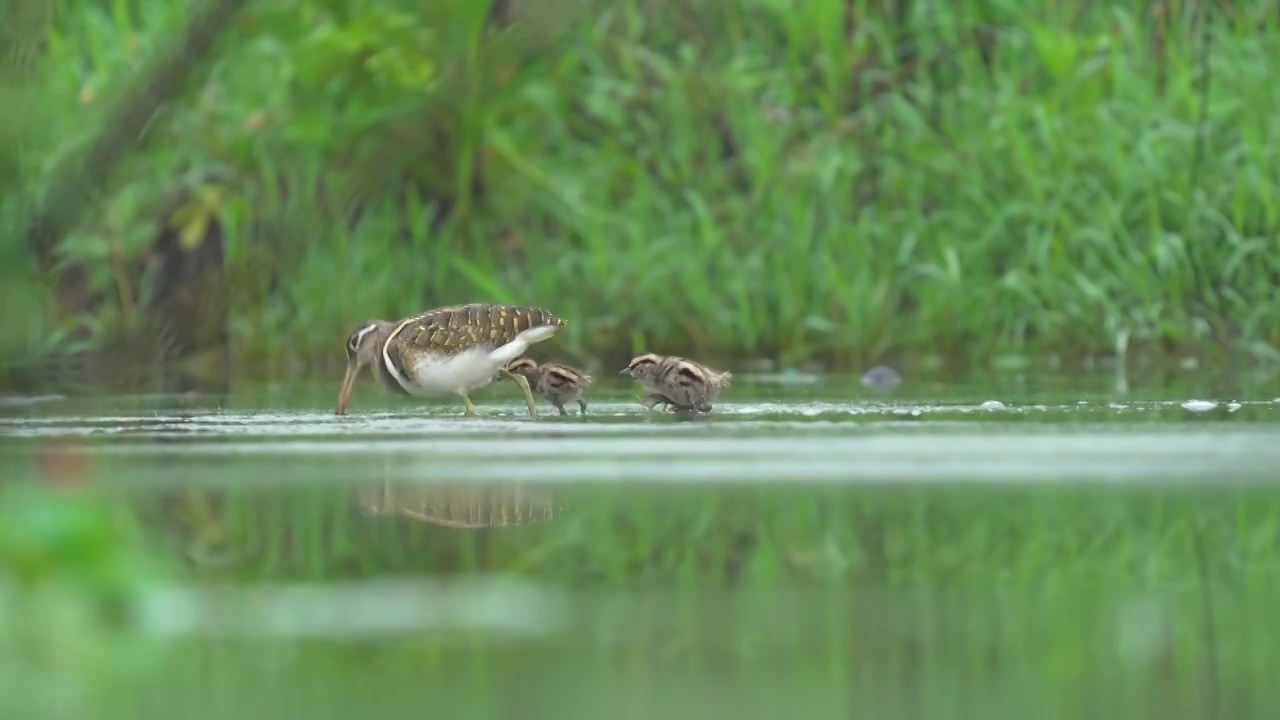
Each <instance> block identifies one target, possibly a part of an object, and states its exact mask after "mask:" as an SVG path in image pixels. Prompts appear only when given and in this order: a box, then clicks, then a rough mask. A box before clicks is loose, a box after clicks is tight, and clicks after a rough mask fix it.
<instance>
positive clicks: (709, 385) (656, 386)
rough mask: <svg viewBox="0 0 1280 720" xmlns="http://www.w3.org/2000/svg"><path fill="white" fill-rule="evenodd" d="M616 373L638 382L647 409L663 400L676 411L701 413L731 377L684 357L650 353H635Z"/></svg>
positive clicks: (709, 407) (707, 407)
mask: <svg viewBox="0 0 1280 720" xmlns="http://www.w3.org/2000/svg"><path fill="white" fill-rule="evenodd" d="M619 374H620V375H627V376H630V377H632V378H635V379H636V380H639V381H640V383H641V384H642V385H643V386H644V389H645V396H644V399H643V400H641V402H642V403H644V405H645V407H647V408H649V409H652V408H653V406H654V405H657V404H658V403H664V404H666V405H667V406H668V407H675V408H676V409H678V410H684V411H686V412H687V411H689V410H697V411H698V412H703V413H708V412H711V402H712V401H713V400H715V399H716V398H718V397H720V391H721V390H723V389H724V388H726V387H728V386H729V384H730V381H731V379H732V378H733V373H730V372H728V371H724V372H721V371H718V370H713V369H712V368H710V367H707V366H706V365H703V364H701V363H697V362H694V361H693V360H689V359H688V358H682V357H678V356H675V355H667V356H662V355H656V354H654V353H643V354H640V355H637V356H635V357H634V358H632V359H631V362H630V363H629V364H628V365H627V367H625V368H623V370H622V371H621V372H620V373H619Z"/></svg>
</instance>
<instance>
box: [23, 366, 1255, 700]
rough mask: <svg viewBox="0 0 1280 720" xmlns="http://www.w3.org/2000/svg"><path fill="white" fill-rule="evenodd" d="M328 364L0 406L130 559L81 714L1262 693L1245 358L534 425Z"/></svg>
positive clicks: (34, 463) (506, 401) (599, 414)
mask: <svg viewBox="0 0 1280 720" xmlns="http://www.w3.org/2000/svg"><path fill="white" fill-rule="evenodd" d="M335 394H336V385H335V386H334V387H330V386H328V385H311V386H263V387H257V388H254V389H252V390H245V391H241V392H239V393H235V394H233V395H231V396H229V397H221V398H215V397H201V396H198V395H186V396H160V395H154V396H130V397H96V398H75V399H71V398H62V397H59V396H42V397H31V398H20V397H19V398H8V399H5V400H4V401H3V402H0V471H3V472H4V473H5V475H6V476H7V477H9V478H11V479H17V480H30V481H36V482H39V483H45V484H48V485H53V486H56V487H58V488H62V489H64V490H66V489H71V490H79V491H88V490H89V489H93V490H97V491H101V493H102V494H101V495H100V497H102V498H104V502H108V503H112V504H118V505H119V507H123V508H127V509H128V512H129V514H130V515H129V516H130V517H133V518H136V520H137V522H138V524H139V526H140V527H141V528H142V530H143V532H144V534H145V537H146V538H147V545H146V547H147V549H148V552H150V553H152V554H154V555H155V556H157V557H159V558H162V559H163V560H164V562H165V563H166V567H167V568H168V570H167V571H166V574H165V575H164V578H165V579H164V582H163V584H162V585H160V586H157V587H155V588H153V589H152V591H150V592H149V594H148V596H147V597H148V600H147V602H148V605H147V608H148V609H147V612H146V613H145V618H144V620H143V621H141V622H142V625H141V628H142V630H141V631H140V632H143V633H144V634H146V635H147V636H149V637H154V638H161V639H163V640H162V645H163V646H164V647H165V648H167V649H166V650H165V652H166V653H167V654H166V655H165V658H166V660H165V662H164V665H163V668H164V669H163V671H156V672H153V673H151V674H150V675H149V676H148V679H147V680H145V681H142V684H141V686H140V687H139V688H135V689H136V690H137V691H136V692H131V693H123V692H122V693H120V696H119V697H115V698H114V699H113V700H112V701H111V702H109V703H107V704H105V705H104V706H103V707H110V708H112V711H111V712H113V713H117V714H118V715H119V716H120V717H137V716H139V715H142V716H150V715H155V716H156V717H160V716H163V717H166V718H172V717H180V718H186V717H191V718H214V717H218V718H221V717H231V716H232V715H236V714H243V713H245V712H254V711H258V712H261V711H270V712H273V713H277V714H280V715H293V714H302V713H307V714H308V715H309V716H310V717H316V716H332V717H345V716H348V715H345V714H344V713H351V712H357V711H358V713H359V714H360V715H361V716H363V715H364V714H367V713H374V712H393V713H406V712H410V711H415V712H421V711H422V708H423V707H424V705H423V703H430V706H431V707H432V708H433V709H434V710H437V711H440V712H448V713H449V714H450V715H452V716H462V717H508V716H511V717H522V718H523V717H548V718H552V717H555V718H579V717H581V718H593V717H600V716H603V715H608V716H610V717H618V716H622V717H636V718H649V717H653V716H655V715H657V714H659V713H667V714H670V713H676V714H680V715H684V716H691V717H722V716H726V715H729V716H735V717H762V718H764V717H778V716H779V715H778V713H780V712H782V711H783V710H787V711H790V712H795V711H801V712H807V713H808V714H810V715H817V716H824V717H825V716H828V715H830V716H833V717H840V716H844V714H845V713H846V712H849V711H861V712H865V713H871V714H873V715H874V716H876V717H882V718H899V717H902V718H906V717H955V718H970V717H973V718H979V717H981V718H989V717H992V716H998V717H1004V716H1008V717H1015V716H1016V717H1023V716H1025V714H1026V713H1027V712H1029V711H1033V710H1034V711H1035V712H1041V713H1043V712H1044V711H1045V708H1046V707H1051V708H1053V710H1052V712H1051V713H1050V714H1051V715H1053V716H1054V717H1075V716H1090V717H1096V716H1098V715H1102V716H1114V717H1122V716H1123V717H1132V716H1133V713H1134V712H1135V711H1137V710H1138V709H1141V712H1142V713H1145V714H1150V713H1152V712H1155V710H1157V709H1160V708H1165V709H1172V708H1174V707H1177V708H1181V709H1182V710H1183V711H1184V712H1185V714H1184V715H1183V716H1186V717H1201V716H1203V717H1211V716H1220V715H1223V714H1225V715H1229V716H1231V717H1249V716H1251V714H1252V713H1254V711H1256V710H1260V709H1262V708H1265V707H1266V704H1267V703H1266V701H1268V700H1270V699H1271V697H1270V696H1271V695H1272V694H1274V691H1272V690H1271V689H1270V684H1269V683H1267V682H1265V681H1263V678H1265V677H1267V676H1268V674H1269V673H1270V672H1271V671H1272V670H1273V669H1274V667H1275V664H1276V662H1275V660H1274V659H1273V658H1274V657H1275V656H1276V655H1275V652H1276V650H1278V649H1280V647H1278V646H1280V640H1273V638H1276V637H1280V635H1277V634H1276V633H1275V632H1274V631H1275V630H1280V622H1277V621H1276V620H1274V619H1272V618H1273V616H1274V613H1273V612H1272V610H1271V608H1273V607H1274V598H1275V597H1276V596H1277V595H1276V591H1277V590H1280V581H1277V580H1276V579H1275V577H1276V576H1275V569H1276V568H1277V565H1280V562H1278V561H1275V560H1273V559H1272V558H1273V555H1274V549H1275V548H1276V547H1280V505H1277V504H1276V502H1275V497H1276V493H1275V492H1274V488H1273V481H1274V479H1275V478H1276V474H1275V473H1274V472H1273V470H1274V468H1276V467H1280V443H1276V442H1275V438H1276V437H1278V435H1277V432H1278V431H1280V398H1277V395H1280V386H1274V385H1273V384H1272V383H1270V381H1269V379H1268V378H1253V379H1251V378H1248V377H1246V378H1243V379H1232V380H1231V381H1230V382H1221V381H1219V382H1203V381H1201V380H1199V379H1197V378H1196V376H1194V375H1192V374H1189V373H1188V374H1186V375H1183V376H1180V377H1179V378H1178V379H1175V380H1173V381H1170V380H1168V379H1167V378H1145V379H1143V381H1142V382H1138V381H1136V380H1131V379H1128V378H1123V377H1120V376H1117V375H1115V374H1114V373H1102V374H1096V375H1088V376H1072V377H1068V376H1035V375H1016V374H1007V375H1000V376H993V377H985V378H977V379H974V380H972V381H970V382H965V383H913V382H910V381H908V382H904V383H903V384H902V385H901V386H899V387H897V388H895V389H894V390H893V391H892V392H887V393H885V392H876V391H872V390H869V389H866V388H862V387H860V386H859V385H858V384H857V381H856V378H846V379H841V378H836V379H832V378H816V377H807V376H787V377H783V378H759V379H756V380H753V379H752V378H751V377H749V376H743V377H741V378H736V379H735V385H734V387H733V388H731V390H730V391H728V392H726V395H725V397H724V398H722V401H721V402H719V403H717V405H716V408H715V410H714V412H713V413H712V414H711V415H710V416H707V417H698V418H694V419H686V418H680V417H678V416H674V415H671V414H667V413H660V412H652V413H646V412H645V411H644V410H643V408H641V407H640V406H639V405H638V403H637V402H636V399H635V397H633V396H632V393H631V388H628V387H627V386H626V385H624V384H622V383H613V384H610V383H605V382H602V383H601V387H599V388H597V389H596V391H595V392H593V396H592V402H591V405H590V407H589V412H588V415H587V416H585V417H580V416H578V415H577V413H576V411H574V412H573V414H571V415H570V416H568V417H560V416H558V415H556V414H555V410H554V409H553V408H551V407H550V406H548V405H546V404H545V403H544V404H541V405H540V410H541V412H542V413H543V415H542V417H540V418H538V419H536V420H534V419H530V418H528V417H527V416H526V415H525V411H524V406H523V403H522V401H521V400H520V395H519V392H518V391H517V390H516V389H515V388H514V387H513V386H511V385H509V384H502V383H499V384H496V385H495V386H493V387H491V388H489V389H487V390H485V391H483V392H482V393H478V394H477V395H476V396H475V398H474V399H475V401H476V403H477V405H478V406H479V408H480V412H481V416H480V417H478V418H464V417H460V416H459V415H460V411H461V408H460V407H458V406H457V405H454V404H451V403H449V402H448V401H443V402H440V403H434V404H423V403H416V402H415V403H408V402H404V401H400V400H398V399H393V398H389V397H386V396H384V395H382V393H381V391H380V390H378V389H377V388H375V387H373V386H372V384H371V383H369V384H363V383H362V384H361V385H360V386H359V387H357V390H356V394H355V397H354V399H353V401H352V407H351V410H350V413H351V414H350V415H348V416H346V417H337V416H334V415H333V411H332V406H333V402H334V399H335V398H334V395H335ZM993 401H995V403H998V404H994V403H993ZM1194 401H1200V402H1199V403H1197V402H1194ZM1205 401H1208V402H1205ZM210 583H216V584H214V585H211V584H210ZM1206 608H1207V609H1206ZM373 668H376V670H374V669H373ZM2 682H3V681H0V683H2Z"/></svg>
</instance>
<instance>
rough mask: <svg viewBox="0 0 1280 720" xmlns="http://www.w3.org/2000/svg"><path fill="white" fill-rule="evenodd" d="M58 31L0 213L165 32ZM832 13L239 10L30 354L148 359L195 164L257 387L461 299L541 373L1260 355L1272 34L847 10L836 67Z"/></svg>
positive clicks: (82, 224) (103, 212) (137, 6)
mask: <svg viewBox="0 0 1280 720" xmlns="http://www.w3.org/2000/svg"><path fill="white" fill-rule="evenodd" d="M69 5H75V8H76V11H75V12H66V13H63V14H62V15H61V16H59V18H58V19H56V20H55V21H53V22H52V23H51V24H49V25H48V28H49V30H48V38H49V43H48V47H47V50H46V51H45V52H44V53H43V54H42V55H40V56H39V58H38V61H39V62H38V78H39V83H40V88H41V91H40V92H39V93H38V96H39V98H38V99H39V102H37V103H33V104H32V108H33V110H32V112H33V113H39V117H40V118H43V119H44V122H41V123H39V124H34V126H33V124H31V123H27V124H25V125H23V127H22V134H21V135H20V137H21V139H22V142H21V144H20V146H21V147H22V149H23V152H22V155H21V161H22V162H20V163H18V166H19V169H20V170H21V175H20V177H21V178H23V181H22V182H23V186H24V188H25V189H26V190H27V191H28V192H26V193H19V194H18V196H23V197H25V196H26V195H31V194H35V193H36V192H37V191H38V190H40V189H42V188H43V187H44V186H45V185H46V184H47V182H48V178H49V177H50V175H49V173H50V172H51V170H50V168H51V167H53V166H54V164H55V162H54V161H55V160H56V159H57V158H60V157H64V156H67V155H68V154H74V153H75V152H76V148H77V147H79V145H77V143H80V142H83V138H85V137H88V136H90V135H91V134H92V132H93V128H94V127H96V125H95V118H97V117H98V116H99V115H100V114H101V113H102V112H103V110H101V109H100V108H103V107H107V106H109V99H110V98H112V97H116V96H117V95H116V93H117V92H118V91H119V89H120V88H122V87H125V86H127V85H128V83H129V82H130V81H132V80H133V79H134V75H135V74H136V73H138V72H141V71H143V69H144V68H145V60H146V59H147V58H148V57H153V56H154V53H155V52H158V50H157V48H159V47H160V46H161V45H162V40H164V39H166V38H170V37H173V36H174V35H175V32H176V28H178V27H179V26H180V24H181V22H182V20H183V17H184V13H185V12H186V10H185V9H184V8H179V7H177V6H174V5H171V4H166V3H158V2H151V1H150V0H146V1H140V2H137V3H124V2H113V3H107V2H90V1H88V0H85V1H83V2H80V3H69ZM845 5H846V4H845V3H844V2H843V0H816V1H814V2H805V3H796V2H790V3H788V2H782V1H781V0H755V1H746V0H744V1H742V2H734V3H707V2H695V1H694V0H671V1H670V2H658V3H652V2H640V0H625V1H624V2H614V3H588V4H586V5H581V4H564V5H563V6H557V7H554V8H552V9H550V10H541V11H539V13H538V15H537V17H530V18H527V19H526V21H525V22H523V23H521V24H517V25H515V26H512V27H510V28H507V29H504V30H491V31H489V32H488V33H483V32H481V30H480V28H481V27H482V26H483V14H484V10H485V4H484V3H469V2H465V3H464V2H455V3H451V4H449V3H446V4H441V3H438V2H431V3H415V2H409V1H407V0H378V1H377V2H374V3H372V4H368V3H366V4H362V5H360V6H359V7H360V12H359V13H358V14H356V13H355V12H354V8H355V7H356V6H355V5H353V4H350V3H343V2H324V3H321V2H314V3H308V4H304V5H303V6H301V7H299V6H296V5H294V4H281V3H278V2H272V1H268V2H262V3H256V4H254V5H252V6H251V7H250V8H249V9H248V10H247V11H246V14H245V15H244V16H243V17H242V18H241V19H240V20H239V21H238V22H237V23H236V24H235V26H234V29H233V30H232V31H231V32H229V33H227V34H226V36H225V37H223V38H222V39H221V42H220V44H219V45H218V46H217V50H216V53H215V54H216V58H215V61H214V62H213V63H212V64H210V65H209V66H208V67H207V70H206V72H205V73H204V74H202V75H201V76H200V77H198V78H197V82H195V83H193V84H192V85H191V86H190V87H189V88H188V89H187V91H186V92H185V94H184V95H183V96H182V97H181V98H180V99H179V100H178V101H177V102H175V103H174V104H172V105H171V106H169V107H167V108H166V109H165V111H164V112H163V113H162V114H161V115H160V116H159V117H157V118H156V119H155V121H154V123H153V125H152V126H151V127H150V130H149V134H148V135H147V136H146V138H145V141H144V142H143V144H142V145H141V146H140V147H139V148H138V150H137V151H136V152H135V153H134V154H132V155H131V156H130V157H128V159H127V160H126V161H125V162H124V163H123V164H122V165H121V166H120V167H119V168H118V170H117V171H116V172H114V173H112V174H111V176H110V177H111V180H110V182H109V184H108V185H107V186H106V187H103V188H99V190H100V191H101V193H100V197H99V199H98V202H97V203H96V204H94V205H93V206H92V207H91V209H90V211H89V212H87V213H86V214H85V215H84V217H83V218H81V219H80V221H79V222H77V223H76V225H75V230H74V231H73V232H71V233H70V234H69V235H68V236H67V237H66V238H65V239H64V240H63V241H62V243H61V246H60V247H61V250H60V255H59V257H61V258H63V259H64V261H65V262H72V263H80V264H82V265H83V266H84V267H86V268H88V270H89V273H88V274H89V276H90V284H91V285H92V287H93V288H95V289H97V290H98V291H100V292H101V297H99V298H98V299H97V300H96V301H95V302H93V303H91V304H90V307H89V308H88V311H87V314H84V313H69V312H68V311H66V310H65V309H63V310H57V309H55V308H54V303H53V302H52V300H51V299H48V300H47V301H46V302H45V303H44V304H45V305H46V306H47V308H48V309H47V310H46V311H44V312H37V313H31V314H30V316H31V317H32V318H33V320H32V323H34V324H36V325H37V326H38V330H39V331H33V332H34V334H35V335H36V336H37V337H38V336H40V335H42V333H43V332H44V331H47V330H48V329H50V328H55V327H63V328H68V327H72V326H78V327H82V328H87V333H88V337H89V338H90V339H91V341H92V342H93V343H94V344H96V345H97V346H99V347H104V348H106V347H119V346H121V345H122V344H125V343H131V344H134V345H139V344H142V345H145V344H146V343H147V342H148V341H147V340H146V339H145V338H146V336H147V334H148V331H147V327H148V326H147V325H146V324H145V323H144V322H142V321H140V320H139V317H140V316H141V314H142V313H143V310H141V309H140V308H144V307H145V306H146V298H147V297H148V294H147V293H148V292H149V291H148V289H147V288H148V287H149V284H152V283H154V282H155V281H156V278H155V277H154V272H155V270H154V267H153V268H152V269H151V270H150V271H145V270H142V269H141V268H142V267H143V262H142V260H141V259H140V258H145V256H146V253H147V250H148V248H149V246H150V243H151V241H152V239H153V237H154V235H155V232H156V222H157V220H158V216H157V203H158V198H159V197H160V196H161V195H162V194H163V193H165V192H167V191H169V190H171V189H173V188H174V186H175V184H177V183H178V182H179V180H178V179H179V177H180V175H181V173H182V172H184V171H185V170H187V169H190V168H202V167H211V166H216V167H219V168H222V169H223V170H224V172H225V178H226V179H225V180H222V181H217V182H219V183H223V184H224V190H225V192H224V193H223V194H222V195H214V194H209V193H206V194H205V196H203V199H202V200H201V201H200V202H201V203H203V204H201V205H199V206H198V207H197V208H196V209H195V210H192V211H189V212H188V213H187V214H186V215H185V219H184V223H185V225H184V226H185V227H190V228H195V230H193V231H192V232H193V234H192V235H191V236H190V239H191V240H192V241H193V242H201V237H200V234H199V233H198V232H197V231H198V229H199V228H201V227H204V225H202V224H201V223H204V222H206V221H207V219H209V218H216V219H217V220H218V221H219V223H221V225H222V226H223V228H224V229H225V231H226V236H225V256H226V261H225V262H226V266H227V271H226V275H225V278H223V279H221V280H218V281H217V282H216V283H215V284H214V285H213V286H212V287H211V288H210V287H205V286H201V289H199V290H198V293H199V294H200V297H202V298H204V299H205V300H204V301H206V302H208V303H212V302H213V296H214V295H217V296H218V297H223V296H225V297H226V298H228V299H227V302H228V303H229V311H228V313H229V315H228V317H229V327H230V333H231V338H232V345H233V347H234V352H235V355H236V357H237V359H238V360H239V361H241V362H242V363H244V364H246V365H251V366H257V367H259V368H262V369H264V370H265V371H266V372H269V373H274V374H279V373H282V372H286V371H288V372H296V371H298V368H300V367H306V366H308V365H314V364H323V363H330V362H335V361H336V358H339V357H340V353H339V351H338V350H337V343H338V341H339V340H340V339H341V338H342V337H343V336H344V335H345V334H346V333H347V332H348V331H349V330H350V328H351V327H352V326H354V325H355V324H356V323H358V322H360V321H361V320H364V319H365V318H367V317H377V316H381V317H397V316H402V315H405V314H408V313H410V312H413V311H416V310H420V309H423V308H426V307H430V306H434V305H439V304H448V303H454V302H462V301H472V300H486V301H496V302H522V303H534V304H540V305H544V306H546V307H549V308H552V309H554V310H555V311H556V312H557V313H559V314H561V315H562V316H564V317H565V318H567V319H568V320H569V321H570V326H569V328H568V330H567V332H566V333H564V337H563V338H560V339H558V340H557V342H559V343H560V344H561V347H562V348H563V351H564V352H565V353H567V354H569V355H571V356H575V357H578V358H582V357H590V356H594V357H604V358H608V359H609V360H610V361H612V360H615V359H617V358H618V357H622V356H626V355H627V354H629V353H630V352H632V351H634V350H637V349H640V348H645V349H653V350H658V351H679V352H682V353H688V354H694V355H701V356H718V357H734V356H767V357H771V358H775V359H777V360H779V361H780V362H782V363H783V364H788V365H790V364H795V363H799V362H802V361H806V360H818V361H823V362H826V363H828V364H830V365H832V366H835V367H853V366H861V365H865V364H868V363H870V362H873V361H875V360H877V359H882V358H895V357H904V356H911V355H921V354H924V355H936V356H942V357H947V358H967V359H983V358H989V357H991V356H993V355H996V354H1002V353H1022V354H1031V353H1057V354H1060V355H1063V356H1067V357H1078V356H1082V355H1098V354H1115V355H1119V356H1121V357H1124V356H1126V355H1127V354H1128V353H1130V352H1131V351H1133V352H1137V351H1141V352H1144V353H1146V352H1151V353H1162V352H1170V351H1178V352H1191V353H1197V354H1205V353H1211V352H1214V351H1215V349H1220V350H1223V351H1227V352H1233V353H1235V352H1243V353H1246V354H1249V355H1252V356H1253V357H1255V358H1261V359H1274V358H1275V357H1276V346H1277V342H1280V334H1278V331H1277V326H1276V324H1275V323H1274V322H1273V319H1274V317H1275V316H1276V313H1277V308H1276V304H1275V293H1274V291H1273V288H1274V287H1275V283H1276V280H1277V277H1278V276H1280V274H1278V273H1277V270H1278V269H1280V256H1278V255H1277V254H1276V253H1275V252H1273V251H1274V235H1275V233H1276V231H1277V209H1276V208H1277V206H1276V205H1275V200H1274V198H1275V197H1277V196H1278V195H1280V193H1278V188H1277V185H1278V180H1280V170H1277V168H1280V132H1277V129H1278V126H1277V124H1276V123H1277V122H1278V121H1277V120H1276V118H1278V117H1280V112H1277V111H1278V110H1280V88H1277V86H1276V85H1275V83H1273V82H1271V75H1272V73H1271V68H1272V64H1273V58H1274V57H1276V55H1277V52H1278V51H1280V25H1277V24H1276V23H1275V22H1274V21H1273V20H1271V19H1267V18H1269V15H1267V13H1266V12H1264V10H1265V8H1261V7H1260V8H1259V9H1258V10H1257V12H1256V13H1254V15H1256V17H1254V16H1253V15H1250V12H1252V11H1246V10H1234V9H1232V10H1224V9H1215V11H1214V12H1213V25H1212V27H1211V29H1210V30H1209V31H1205V30H1204V25H1203V23H1202V22H1200V21H1199V19H1197V18H1196V17H1191V16H1187V15H1185V14H1183V13H1182V10H1181V9H1180V8H1181V7H1182V5H1181V4H1173V3H1167V4H1158V5H1157V9H1158V10H1162V11H1164V12H1166V13H1167V17H1168V18H1169V19H1168V22H1167V23H1165V24H1162V23H1161V22H1160V21H1159V20H1158V15H1159V13H1156V16H1152V15H1151V14H1149V13H1151V12H1152V11H1151V10H1150V9H1149V7H1148V6H1149V4H1148V3H1137V2H1126V3H1120V4H1118V5H1117V4H1115V3H1111V4H1107V5H1105V6H1099V5H1096V4H1094V5H1088V6H1084V7H1082V8H1079V9H1078V8H1075V7H1065V8H1064V7H1063V6H1061V5H1060V4H1056V3H1055V4H1049V3H1032V4H1030V5H1028V4H1026V3H1012V2H986V1H984V2H978V1H977V0H968V1H966V2H963V3H959V4H956V3H949V4H939V3H917V4H914V5H911V6H909V12H908V13H906V15H905V16H904V17H903V18H897V16H895V15H894V14H893V13H892V12H890V11H887V10H883V9H881V10H877V9H875V8H874V7H867V6H866V3H855V5H856V14H857V17H858V18H859V20H858V22H857V23H856V25H855V27H854V28H853V29H852V31H851V32H850V33H849V34H847V35H846V34H845V33H844V31H843V30H842V26H843V23H844V13H845V9H844V8H845ZM1153 17H1154V19H1153ZM1264 19H1265V20H1264ZM983 32H987V33H989V34H990V36H991V37H993V38H994V43H995V44H994V51H993V55H992V57H991V59H990V61H989V65H988V64H986V63H984V61H983V57H982V53H981V52H980V49H981V48H980V47H979V45H978V43H977V42H976V41H975V39H974V38H975V36H976V35H975V34H981V33H983ZM1206 37H1208V38H1210V41H1208V42H1207V41H1206ZM14 147H18V145H17V144H15V145H14ZM14 172H17V171H14ZM15 177H18V176H15ZM202 218H203V219H202ZM20 226H21V225H20V223H17V222H16V221H15V224H14V227H20ZM204 241H205V242H211V241H210V240H208V238H205V239H204ZM10 244H11V245H12V243H10ZM46 270H47V271H48V270H49V269H48V268H46ZM148 272H150V273H152V274H150V275H149V274H148ZM183 307H188V306H183ZM187 322H189V323H206V322H212V321H211V320H210V319H209V318H207V317H199V318H196V319H189V320H188V321H187ZM139 338H143V339H142V340H139ZM13 347H19V346H16V345H15V346H13ZM12 352H17V351H12Z"/></svg>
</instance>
